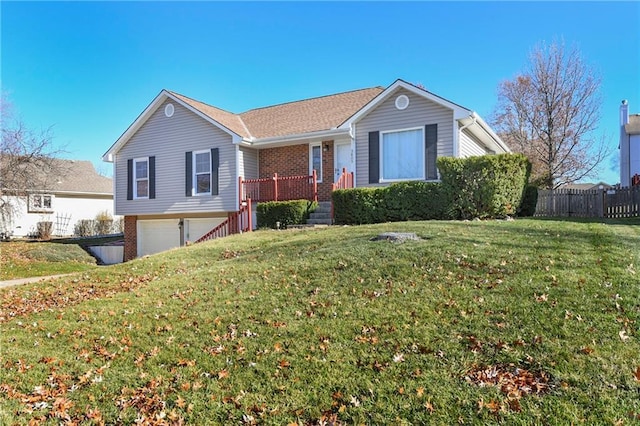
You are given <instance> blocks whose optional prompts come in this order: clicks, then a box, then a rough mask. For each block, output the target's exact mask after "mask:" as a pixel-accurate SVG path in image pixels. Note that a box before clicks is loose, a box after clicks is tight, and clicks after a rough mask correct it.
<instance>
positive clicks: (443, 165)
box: [437, 154, 531, 219]
mask: <svg viewBox="0 0 640 426" xmlns="http://www.w3.org/2000/svg"><path fill="white" fill-rule="evenodd" d="M437 161H438V169H439V170H440V177H441V184H442V190H443V192H444V193H445V196H446V198H447V204H448V206H449V213H450V216H451V217H452V218H454V219H472V218H476V217H479V218H490V217H504V216H507V215H514V214H516V212H517V210H518V208H519V207H520V204H521V202H522V197H523V195H524V191H525V187H526V185H527V182H528V180H529V173H530V171H531V165H530V163H529V160H527V158H526V157H525V156H524V155H522V154H499V155H483V156H479V157H469V158H451V157H440V158H438V160H437Z"/></svg>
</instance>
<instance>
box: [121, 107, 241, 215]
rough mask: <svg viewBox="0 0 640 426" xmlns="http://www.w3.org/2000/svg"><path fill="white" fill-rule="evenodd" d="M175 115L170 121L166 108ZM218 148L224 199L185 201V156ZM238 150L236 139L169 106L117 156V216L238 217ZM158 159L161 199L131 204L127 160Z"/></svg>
mask: <svg viewBox="0 0 640 426" xmlns="http://www.w3.org/2000/svg"><path fill="white" fill-rule="evenodd" d="M169 102H171V103H173V105H174V107H175V112H174V114H173V116H172V117H166V116H165V114H164V107H165V105H166V104H167V103H169ZM211 148H218V150H219V151H218V152H219V160H220V161H219V165H220V166H219V170H218V177H219V185H218V188H219V195H213V196H211V195H207V196H194V197H187V196H186V195H185V170H186V169H185V152H188V151H199V150H208V149H211ZM235 152H236V149H235V145H233V144H232V140H231V136H230V135H229V134H228V133H226V132H224V131H222V130H220V129H219V128H218V127H216V126H214V125H213V124H211V123H209V122H208V121H206V120H205V119H203V118H201V117H200V116H198V115H197V114H195V113H193V112H191V111H189V110H187V109H186V108H184V107H182V106H181V105H179V104H177V103H176V102H172V101H171V100H167V101H165V102H164V103H163V104H162V105H161V106H160V107H159V108H158V109H157V110H156V112H155V113H153V115H151V117H150V118H149V119H148V120H147V121H146V122H145V123H144V124H143V125H142V127H141V128H140V129H139V130H138V131H137V132H136V133H135V134H134V135H133V136H132V137H131V139H129V141H128V142H127V143H126V144H125V145H124V146H123V147H122V149H121V150H120V151H119V152H118V153H117V154H116V158H115V169H114V172H115V173H114V174H115V179H114V180H115V210H116V214H118V215H149V214H171V213H201V212H224V211H235V210H237V205H238V200H237V198H238V195H237V194H238V191H237V188H236V186H237V183H236V182H237V179H238V178H237V176H238V174H237V171H236V159H235ZM149 156H155V157H156V160H155V161H156V163H155V164H156V174H155V176H156V198H155V199H150V200H147V199H142V200H127V160H128V159H132V158H140V157H149Z"/></svg>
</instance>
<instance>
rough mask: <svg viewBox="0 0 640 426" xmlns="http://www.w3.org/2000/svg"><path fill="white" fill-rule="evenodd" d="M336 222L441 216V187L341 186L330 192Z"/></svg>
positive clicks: (420, 184)
mask: <svg viewBox="0 0 640 426" xmlns="http://www.w3.org/2000/svg"><path fill="white" fill-rule="evenodd" d="M332 199H333V215H334V221H335V223H336V224H340V225H347V224H349V225H351V224H366V223H380V222H397V221H404V220H428V219H444V218H445V214H446V211H445V209H444V208H443V207H444V203H443V202H444V199H443V194H442V191H441V187H440V185H439V184H437V183H432V182H421V181H413V182H399V183H394V184H391V185H389V186H387V187H376V188H353V189H341V190H337V191H334V192H333V193H332Z"/></svg>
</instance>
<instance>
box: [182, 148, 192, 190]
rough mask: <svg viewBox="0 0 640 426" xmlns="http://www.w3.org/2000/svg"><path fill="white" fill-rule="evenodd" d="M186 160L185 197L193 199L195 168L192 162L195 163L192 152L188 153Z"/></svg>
mask: <svg viewBox="0 0 640 426" xmlns="http://www.w3.org/2000/svg"><path fill="white" fill-rule="evenodd" d="M184 159H185V169H186V171H185V177H184V183H185V195H186V196H187V197H191V196H192V195H193V167H192V164H191V162H192V161H193V153H192V152H191V151H189V152H187V153H186V154H185V156H184Z"/></svg>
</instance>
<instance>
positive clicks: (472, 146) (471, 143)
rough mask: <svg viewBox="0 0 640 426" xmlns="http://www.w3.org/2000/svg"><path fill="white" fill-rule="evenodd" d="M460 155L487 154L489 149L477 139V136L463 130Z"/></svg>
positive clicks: (463, 156)
mask: <svg viewBox="0 0 640 426" xmlns="http://www.w3.org/2000/svg"><path fill="white" fill-rule="evenodd" d="M459 143H460V157H462V158H465V157H472V156H474V155H485V154H487V149H486V148H485V146H484V144H482V143H481V142H480V141H478V140H477V139H476V137H475V136H473V135H471V134H469V133H467V131H466V130H463V131H462V132H461V134H460V141H459Z"/></svg>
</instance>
